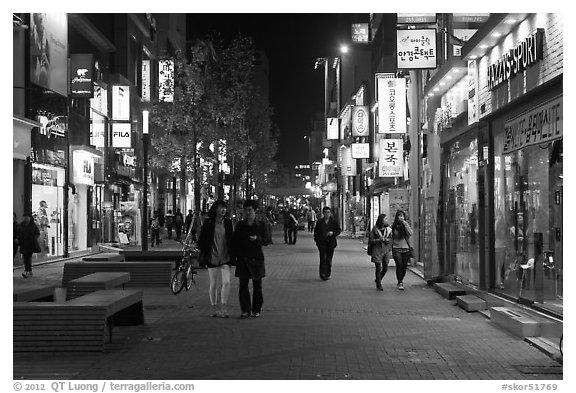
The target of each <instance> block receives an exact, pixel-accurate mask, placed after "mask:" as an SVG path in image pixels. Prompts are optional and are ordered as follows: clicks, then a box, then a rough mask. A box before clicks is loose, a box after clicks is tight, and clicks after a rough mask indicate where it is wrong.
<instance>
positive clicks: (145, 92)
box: [142, 60, 150, 102]
mask: <svg viewBox="0 0 576 393" xmlns="http://www.w3.org/2000/svg"><path fill="white" fill-rule="evenodd" d="M142 101H144V102H150V60H142Z"/></svg>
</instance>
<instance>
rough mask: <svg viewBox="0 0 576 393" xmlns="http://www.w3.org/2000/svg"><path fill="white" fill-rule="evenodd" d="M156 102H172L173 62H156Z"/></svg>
mask: <svg viewBox="0 0 576 393" xmlns="http://www.w3.org/2000/svg"><path fill="white" fill-rule="evenodd" d="M158 64H159V67H160V69H159V70H158V100H159V101H161V102H173V101H174V61H173V60H160V61H159V62H158Z"/></svg>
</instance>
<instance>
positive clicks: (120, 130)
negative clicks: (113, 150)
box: [112, 123, 132, 147]
mask: <svg viewBox="0 0 576 393" xmlns="http://www.w3.org/2000/svg"><path fill="white" fill-rule="evenodd" d="M131 126H132V125H131V124H130V123H113V124H112V147H132V128H131Z"/></svg>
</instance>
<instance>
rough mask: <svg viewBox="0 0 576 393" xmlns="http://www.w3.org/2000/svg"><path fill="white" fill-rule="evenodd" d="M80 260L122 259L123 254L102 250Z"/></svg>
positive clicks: (102, 260)
mask: <svg viewBox="0 0 576 393" xmlns="http://www.w3.org/2000/svg"><path fill="white" fill-rule="evenodd" d="M82 260H83V261H85V262H104V261H123V260H124V256H123V255H120V254H117V253H113V252H103V253H100V254H94V255H90V256H87V257H84V258H82Z"/></svg>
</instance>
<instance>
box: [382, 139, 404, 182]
mask: <svg viewBox="0 0 576 393" xmlns="http://www.w3.org/2000/svg"><path fill="white" fill-rule="evenodd" d="M378 147H379V157H378V176H379V177H402V176H403V174H404V157H403V155H404V142H403V140H402V139H380V142H379V146H378Z"/></svg>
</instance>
